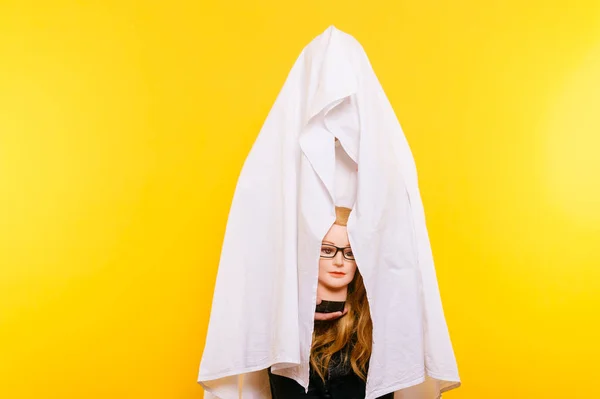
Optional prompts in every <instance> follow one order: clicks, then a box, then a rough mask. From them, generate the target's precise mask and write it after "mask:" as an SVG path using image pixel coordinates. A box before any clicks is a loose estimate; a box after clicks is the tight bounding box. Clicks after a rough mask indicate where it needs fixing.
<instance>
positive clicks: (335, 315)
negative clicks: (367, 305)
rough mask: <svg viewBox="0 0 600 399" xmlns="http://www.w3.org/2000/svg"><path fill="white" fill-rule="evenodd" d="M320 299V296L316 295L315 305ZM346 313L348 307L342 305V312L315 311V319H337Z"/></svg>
mask: <svg viewBox="0 0 600 399" xmlns="http://www.w3.org/2000/svg"><path fill="white" fill-rule="evenodd" d="M322 301H323V300H322V299H321V298H319V297H317V305H319V304H320V303H321V302H322ZM346 313H348V307H347V306H345V307H344V311H343V312H333V313H320V312H315V320H319V321H325V320H335V319H339V318H340V317H342V316H343V315H345V314H346Z"/></svg>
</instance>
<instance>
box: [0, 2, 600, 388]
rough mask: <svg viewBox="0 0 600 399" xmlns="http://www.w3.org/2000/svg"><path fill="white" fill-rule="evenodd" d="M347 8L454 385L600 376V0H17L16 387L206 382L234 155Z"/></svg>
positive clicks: (567, 382) (13, 129)
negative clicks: (392, 150)
mask: <svg viewBox="0 0 600 399" xmlns="http://www.w3.org/2000/svg"><path fill="white" fill-rule="evenodd" d="M331 24H334V25H335V26H336V27H338V28H339V29H342V30H344V31H346V32H348V33H351V34H352V35H354V36H355V37H356V38H357V39H358V40H359V41H360V42H361V43H362V44H363V46H364V47H365V49H366V51H367V54H368V55H369V57H370V59H371V62H372V64H373V66H374V69H375V71H376V73H377V74H378V76H379V78H380V80H381V82H382V84H383V86H384V89H385V90H386V92H387V94H388V96H389V98H390V100H391V102H392V104H393V106H394V108H395V110H396V113H397V115H398V117H399V119H400V121H401V123H402V125H403V127H404V130H405V133H406V135H407V137H408V140H409V143H410V144H411V147H412V149H413V152H414V156H415V159H416V162H417V166H418V169H419V176H420V184H421V190H422V196H423V201H424V204H425V209H426V211H427V217H428V226H429V230H430V235H431V241H432V247H433V251H434V256H435V260H436V265H437V273H438V279H439V282H440V289H441V293H442V297H443V301H444V307H445V311H446V317H447V321H448V325H449V328H450V332H451V337H452V340H453V344H454V349H455V352H456V356H457V360H458V364H459V370H460V375H461V378H462V381H463V386H462V387H461V388H459V389H458V390H456V391H452V392H450V393H448V394H447V395H444V397H446V396H448V398H456V399H458V398H461V399H467V398H468V399H494V398H505V399H508V398H510V399H515V398H544V399H548V398H568V399H577V398H587V397H595V396H596V395H597V386H596V385H597V384H596V383H597V381H598V378H599V377H598V372H599V371H600V366H599V365H598V358H599V356H600V345H599V344H598V337H599V336H600V325H599V323H600V321H599V317H598V316H599V309H600V251H599V249H600V245H599V244H600V155H599V154H600V134H599V133H600V2H598V1H597V0H594V1H577V0H572V1H556V0H546V1H540V0H536V1H523V0H519V1H515V0H510V1H499V0H498V1H487V2H483V1H475V0H463V1H460V0H459V1H452V2H449V1H422V0H419V1H405V0H402V1H387V2H383V1H350V0H347V1H294V2H292V1H275V0H272V1H245V2H241V1H240V2H225V1H223V2H216V1H214V2H204V1H201V2H196V1H181V0H172V1H146V2H143V1H106V0H103V1H68V2H67V1H47V2H44V1H38V2H30V1H3V0H2V1H0V398H2V399H29V398H36V399H46V398H52V399H53V398H57V399H80V398H85V399H96V398H98V399H99V398H102V399H106V398H119V399H137V398H159V399H184V398H185V399H188V398H199V397H201V396H202V393H201V389H200V387H199V386H198V385H197V384H196V382H195V381H196V376H197V371H198V365H199V361H200V357H201V353H202V349H203V344H204V338H205V332H206V327H207V323H208V317H209V311H210V301H211V297H212V289H213V285H214V279H215V275H216V268H217V263H218V258H219V253H220V246H221V242H222V238H223V233H224V228H225V222H226V219H227V213H228V210H229V205H230V201H231V197H232V194H233V190H234V187H235V183H236V180H237V177H238V173H239V171H240V168H241V166H242V163H243V161H244V159H245V157H246V155H247V153H248V151H249V149H250V147H251V145H252V143H253V142H254V139H255V138H256V135H257V133H258V130H259V129H260V127H261V125H262V122H263V121H264V119H265V117H266V115H267V112H268V111H269V109H270V107H271V105H272V103H273V101H274V99H275V97H276V95H277V94H278V92H279V90H280V88H281V86H282V84H283V82H284V80H285V78H286V76H287V73H288V71H289V70H290V68H291V66H292V64H293V63H294V61H295V59H296V57H297V56H298V54H299V53H300V51H301V50H302V48H303V46H305V45H306V44H307V43H308V42H309V41H310V40H312V39H313V38H314V37H315V36H317V35H318V34H320V33H321V32H322V31H324V30H325V28H327V26H329V25H331Z"/></svg>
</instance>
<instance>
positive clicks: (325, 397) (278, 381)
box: [268, 350, 394, 399]
mask: <svg viewBox="0 0 600 399" xmlns="http://www.w3.org/2000/svg"><path fill="white" fill-rule="evenodd" d="M342 353H343V350H342V351H339V352H336V353H335V354H334V355H333V357H332V358H331V362H330V363H329V370H328V373H327V376H326V377H327V379H326V380H325V383H323V380H322V379H321V377H319V375H318V374H317V373H316V372H315V371H314V370H313V368H312V366H311V367H310V380H309V383H308V393H305V392H304V388H302V386H301V385H300V384H298V383H297V382H296V381H294V380H293V379H291V378H287V377H283V376H280V375H276V374H273V373H271V368H270V367H269V370H268V371H269V382H270V384H271V397H272V399H364V398H365V386H366V384H365V382H364V381H363V380H362V379H361V378H360V377H359V376H358V375H356V373H355V372H354V370H352V366H351V365H350V362H349V361H348V362H345V363H343V362H342ZM368 366H369V365H368V363H367V369H368ZM393 398H394V393H393V392H392V393H389V394H387V395H384V396H381V397H379V398H378V399H393Z"/></svg>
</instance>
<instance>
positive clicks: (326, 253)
mask: <svg viewBox="0 0 600 399" xmlns="http://www.w3.org/2000/svg"><path fill="white" fill-rule="evenodd" d="M334 254H335V247H332V246H330V245H321V256H322V257H323V258H333V256H334Z"/></svg>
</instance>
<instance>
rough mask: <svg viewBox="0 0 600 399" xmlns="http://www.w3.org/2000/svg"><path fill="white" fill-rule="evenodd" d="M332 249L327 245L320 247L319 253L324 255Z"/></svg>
mask: <svg viewBox="0 0 600 399" xmlns="http://www.w3.org/2000/svg"><path fill="white" fill-rule="evenodd" d="M332 252H333V251H332V250H331V248H328V247H321V253H322V254H324V255H330V254H331V253H332Z"/></svg>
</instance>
